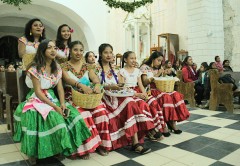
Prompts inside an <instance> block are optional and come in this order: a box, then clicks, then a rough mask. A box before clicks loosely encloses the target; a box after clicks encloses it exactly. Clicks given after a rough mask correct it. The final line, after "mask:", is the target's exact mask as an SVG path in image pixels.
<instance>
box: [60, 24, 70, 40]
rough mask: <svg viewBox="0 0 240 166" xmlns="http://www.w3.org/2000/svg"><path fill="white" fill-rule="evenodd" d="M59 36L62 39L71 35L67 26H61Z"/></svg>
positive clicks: (66, 38)
mask: <svg viewBox="0 0 240 166" xmlns="http://www.w3.org/2000/svg"><path fill="white" fill-rule="evenodd" d="M61 36H62V38H63V39H64V40H68V39H69V38H70V36H71V32H70V29H69V27H68V26H64V27H62V28H61Z"/></svg>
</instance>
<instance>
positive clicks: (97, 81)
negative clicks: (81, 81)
mask: <svg viewBox="0 0 240 166" xmlns="http://www.w3.org/2000/svg"><path fill="white" fill-rule="evenodd" d="M88 75H89V79H90V80H91V81H92V83H94V84H100V79H99V77H98V76H97V75H96V73H95V71H94V69H90V70H89V73H88Z"/></svg>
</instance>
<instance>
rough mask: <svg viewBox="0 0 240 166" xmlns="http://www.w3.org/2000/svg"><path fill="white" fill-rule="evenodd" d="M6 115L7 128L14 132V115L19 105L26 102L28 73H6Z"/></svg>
mask: <svg viewBox="0 0 240 166" xmlns="http://www.w3.org/2000/svg"><path fill="white" fill-rule="evenodd" d="M5 74H6V113H7V126H8V129H11V131H12V133H13V132H14V128H13V122H14V120H13V114H14V110H15V109H16V107H17V105H18V104H19V103H21V102H22V101H24V100H25V97H26V95H27V92H28V91H29V89H28V88H27V86H26V84H25V78H26V72H25V71H22V70H16V72H6V73H5Z"/></svg>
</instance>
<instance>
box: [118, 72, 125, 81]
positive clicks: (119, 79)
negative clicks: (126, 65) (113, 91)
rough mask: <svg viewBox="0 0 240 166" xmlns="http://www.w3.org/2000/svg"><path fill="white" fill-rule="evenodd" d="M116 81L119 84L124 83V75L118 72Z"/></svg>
mask: <svg viewBox="0 0 240 166" xmlns="http://www.w3.org/2000/svg"><path fill="white" fill-rule="evenodd" d="M118 83H119V84H124V83H125V81H124V77H123V76H122V75H121V74H120V72H118Z"/></svg>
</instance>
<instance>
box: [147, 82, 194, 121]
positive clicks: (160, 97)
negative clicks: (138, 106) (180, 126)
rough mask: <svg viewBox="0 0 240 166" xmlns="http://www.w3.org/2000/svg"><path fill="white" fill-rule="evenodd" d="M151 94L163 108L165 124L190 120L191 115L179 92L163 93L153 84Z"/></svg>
mask: <svg viewBox="0 0 240 166" xmlns="http://www.w3.org/2000/svg"><path fill="white" fill-rule="evenodd" d="M151 94H152V96H154V97H155V98H156V99H157V101H158V103H159V105H160V106H161V107H162V108H163V116H164V119H165V122H168V121H178V122H181V121H184V120H186V119H188V118H189V116H190V114H189V111H188V109H187V107H186V105H185V103H184V100H183V95H182V94H181V93H179V92H177V91H173V92H171V93H166V92H161V91H159V90H157V89H156V86H155V84H151Z"/></svg>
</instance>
